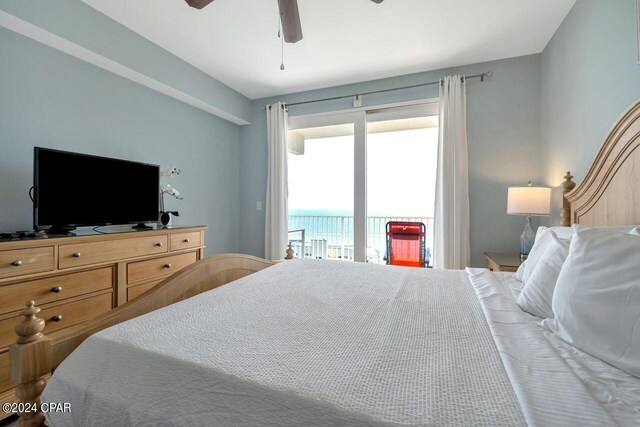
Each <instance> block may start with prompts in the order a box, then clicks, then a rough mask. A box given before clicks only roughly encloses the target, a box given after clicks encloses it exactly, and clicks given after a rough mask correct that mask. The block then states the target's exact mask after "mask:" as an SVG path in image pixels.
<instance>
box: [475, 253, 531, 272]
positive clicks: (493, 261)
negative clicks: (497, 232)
mask: <svg viewBox="0 0 640 427" xmlns="http://www.w3.org/2000/svg"><path fill="white" fill-rule="evenodd" d="M484 256H485V258H487V268H488V269H489V270H491V271H511V272H514V271H516V270H518V267H520V264H522V261H521V260H520V254H518V253H500V252H485V253H484Z"/></svg>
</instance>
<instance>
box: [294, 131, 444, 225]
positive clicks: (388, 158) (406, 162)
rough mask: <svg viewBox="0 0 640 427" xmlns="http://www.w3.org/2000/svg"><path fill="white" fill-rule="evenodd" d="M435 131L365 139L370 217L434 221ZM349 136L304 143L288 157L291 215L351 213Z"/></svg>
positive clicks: (390, 134) (350, 141) (397, 133)
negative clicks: (429, 218)
mask: <svg viewBox="0 0 640 427" xmlns="http://www.w3.org/2000/svg"><path fill="white" fill-rule="evenodd" d="M437 145H438V129H437V128H429V129H415V130H406V131H396V132H382V133H374V134H369V135H368V136H367V191H368V194H367V203H368V208H367V210H368V214H369V216H416V217H425V216H428V217H430V216H433V202H434V195H435V178H436V165H437ZM353 150H354V141H353V136H340V137H330V138H319V139H307V140H306V141H305V153H304V155H294V154H289V158H288V162H289V211H290V212H291V213H294V211H325V212H326V211H337V212H338V213H340V214H348V213H353V193H354V188H353V185H354V184H353V183H354V180H353V170H354V166H353V162H354V153H353Z"/></svg>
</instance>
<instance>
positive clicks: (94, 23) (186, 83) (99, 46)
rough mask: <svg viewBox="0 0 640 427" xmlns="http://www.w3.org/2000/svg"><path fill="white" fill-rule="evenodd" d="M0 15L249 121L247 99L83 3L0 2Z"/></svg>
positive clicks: (66, 0) (75, 0)
mask: <svg viewBox="0 0 640 427" xmlns="http://www.w3.org/2000/svg"><path fill="white" fill-rule="evenodd" d="M185 7H187V5H186V3H185ZM0 9H2V10H4V11H5V12H7V13H9V14H11V15H14V16H16V17H18V18H20V19H22V20H25V21H27V22H29V23H32V24H34V25H36V26H38V27H40V28H42V29H44V30H46V31H49V32H51V33H53V34H56V35H58V36H60V37H62V38H64V39H66V40H68V41H70V42H73V43H76V44H78V45H80V46H82V47H85V48H87V49H89V50H91V51H93V52H95V53H97V54H100V55H102V56H105V57H107V58H109V59H111V60H113V61H116V62H118V63H119V64H122V65H124V66H126V67H129V68H131V69H133V70H135V71H138V72H140V73H142V74H145V75H147V76H149V77H151V78H153V79H155V80H158V81H160V82H162V83H165V84H167V85H169V86H172V87H173V88H175V89H178V90H180V91H182V92H184V93H186V94H188V95H191V96H193V97H195V98H197V99H200V100H202V101H204V102H206V103H208V104H210V105H212V106H214V107H217V108H219V109H221V110H223V111H226V112H227V113H229V114H231V115H233V116H235V117H237V118H239V119H242V120H245V121H247V119H248V117H249V114H250V107H251V101H250V100H249V99H248V98H247V97H245V96H244V95H242V94H240V93H238V92H236V91H235V90H233V89H231V88H229V87H228V86H226V85H224V84H223V83H221V82H219V81H218V80H216V79H214V78H212V77H211V76H209V75H208V74H205V73H204V72H202V71H200V70H198V69H197V68H195V67H194V66H192V65H190V64H188V63H186V62H184V61H183V60H181V59H179V58H178V57H176V56H174V55H172V54H171V53H169V52H168V51H166V50H164V49H162V48H161V47H159V46H157V45H155V44H153V43H152V42H150V41H149V40H147V39H145V38H144V37H141V36H140V35H138V34H137V33H135V32H133V31H131V30H129V29H128V28H126V27H124V26H123V25H121V24H119V23H118V22H116V21H114V20H112V19H111V18H109V17H107V16H105V15H103V14H102V13H100V12H98V11H97V10H95V9H94V8H92V7H91V6H89V5H87V4H85V3H83V2H82V1H81V0H54V1H42V0H1V1H0Z"/></svg>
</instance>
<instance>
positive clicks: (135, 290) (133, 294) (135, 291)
mask: <svg viewBox="0 0 640 427" xmlns="http://www.w3.org/2000/svg"><path fill="white" fill-rule="evenodd" d="M163 280H164V279H160V280H154V281H153V282H149V283H145V284H142V285H136V286H130V287H129V288H127V302H129V301H131V300H132V299H135V298H138V297H139V296H140V295H142V294H144V293H145V292H147V291H148V290H149V289H151V288H153V287H154V286H155V285H157V284H158V283H160V282H162V281H163Z"/></svg>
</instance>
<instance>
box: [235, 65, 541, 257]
mask: <svg viewBox="0 0 640 427" xmlns="http://www.w3.org/2000/svg"><path fill="white" fill-rule="evenodd" d="M485 71H493V72H494V77H493V78H490V79H488V80H486V81H485V82H484V83H481V82H480V81H478V80H472V81H470V82H469V83H468V86H467V94H468V97H467V102H468V125H467V129H468V141H469V181H470V199H471V251H472V264H473V265H474V266H484V265H486V263H485V261H484V258H483V256H482V253H483V252H485V251H517V250H518V249H519V234H520V233H521V232H522V228H523V225H524V222H523V219H522V218H521V217H514V216H508V215H507V214H506V195H507V187H508V186H509V185H515V184H523V183H526V182H527V181H529V180H532V181H537V180H538V179H539V178H540V175H539V172H540V165H539V159H540V155H539V144H540V137H539V132H540V127H539V124H540V56H539V55H531V56H525V57H520V58H513V59H507V60H501V61H493V62H487V63H483V64H476V65H470V66H465V67H460V68H455V69H449V70H439V71H433V72H428V73H419V74H412V75H407V76H401V77H394V78H390V79H384V80H377V81H372V82H365V83H359V84H354V85H347V86H341V87H334V88H329V89H323V90H315V91H310V92H303V93H296V94H290V95H285V96H280V97H275V98H269V99H260V100H256V101H254V102H253V104H252V114H251V119H250V122H251V123H252V124H251V125H249V126H243V127H242V128H241V130H240V135H241V141H242V146H241V157H240V161H241V178H240V184H241V187H240V188H241V191H240V194H241V197H240V218H241V227H240V236H241V251H242V252H245V253H251V254H255V255H258V256H262V255H263V253H264V211H261V212H258V211H256V201H264V198H265V186H266V174H267V171H266V164H267V163H266V153H267V149H266V122H265V116H264V112H263V111H262V107H263V106H264V105H265V104H269V103H272V102H274V101H275V100H283V101H286V102H295V101H302V100H308V99H315V98H325V97H331V96H336V95H348V94H352V93H356V92H364V91H368V90H376V89H381V88H388V87H397V86H405V85H411V84H415V83H422V82H428V81H433V80H438V79H439V78H440V77H442V76H443V75H445V74H451V73H466V74H467V75H471V74H477V73H481V72H485ZM437 96H438V87H437V86H430V87H426V88H420V89H413V90H405V91H399V92H393V93H387V94H381V95H375V96H373V95H372V96H368V97H365V99H364V101H363V103H364V105H375V104H383V103H390V102H398V101H406V100H413V99H420V98H430V97H437ZM350 102H351V101H350V100H349V99H347V100H345V101H338V102H327V103H321V104H320V103H319V104H313V105H306V106H300V107H291V108H290V115H299V114H309V113H313V112H319V111H330V110H339V109H344V108H349V107H350Z"/></svg>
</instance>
